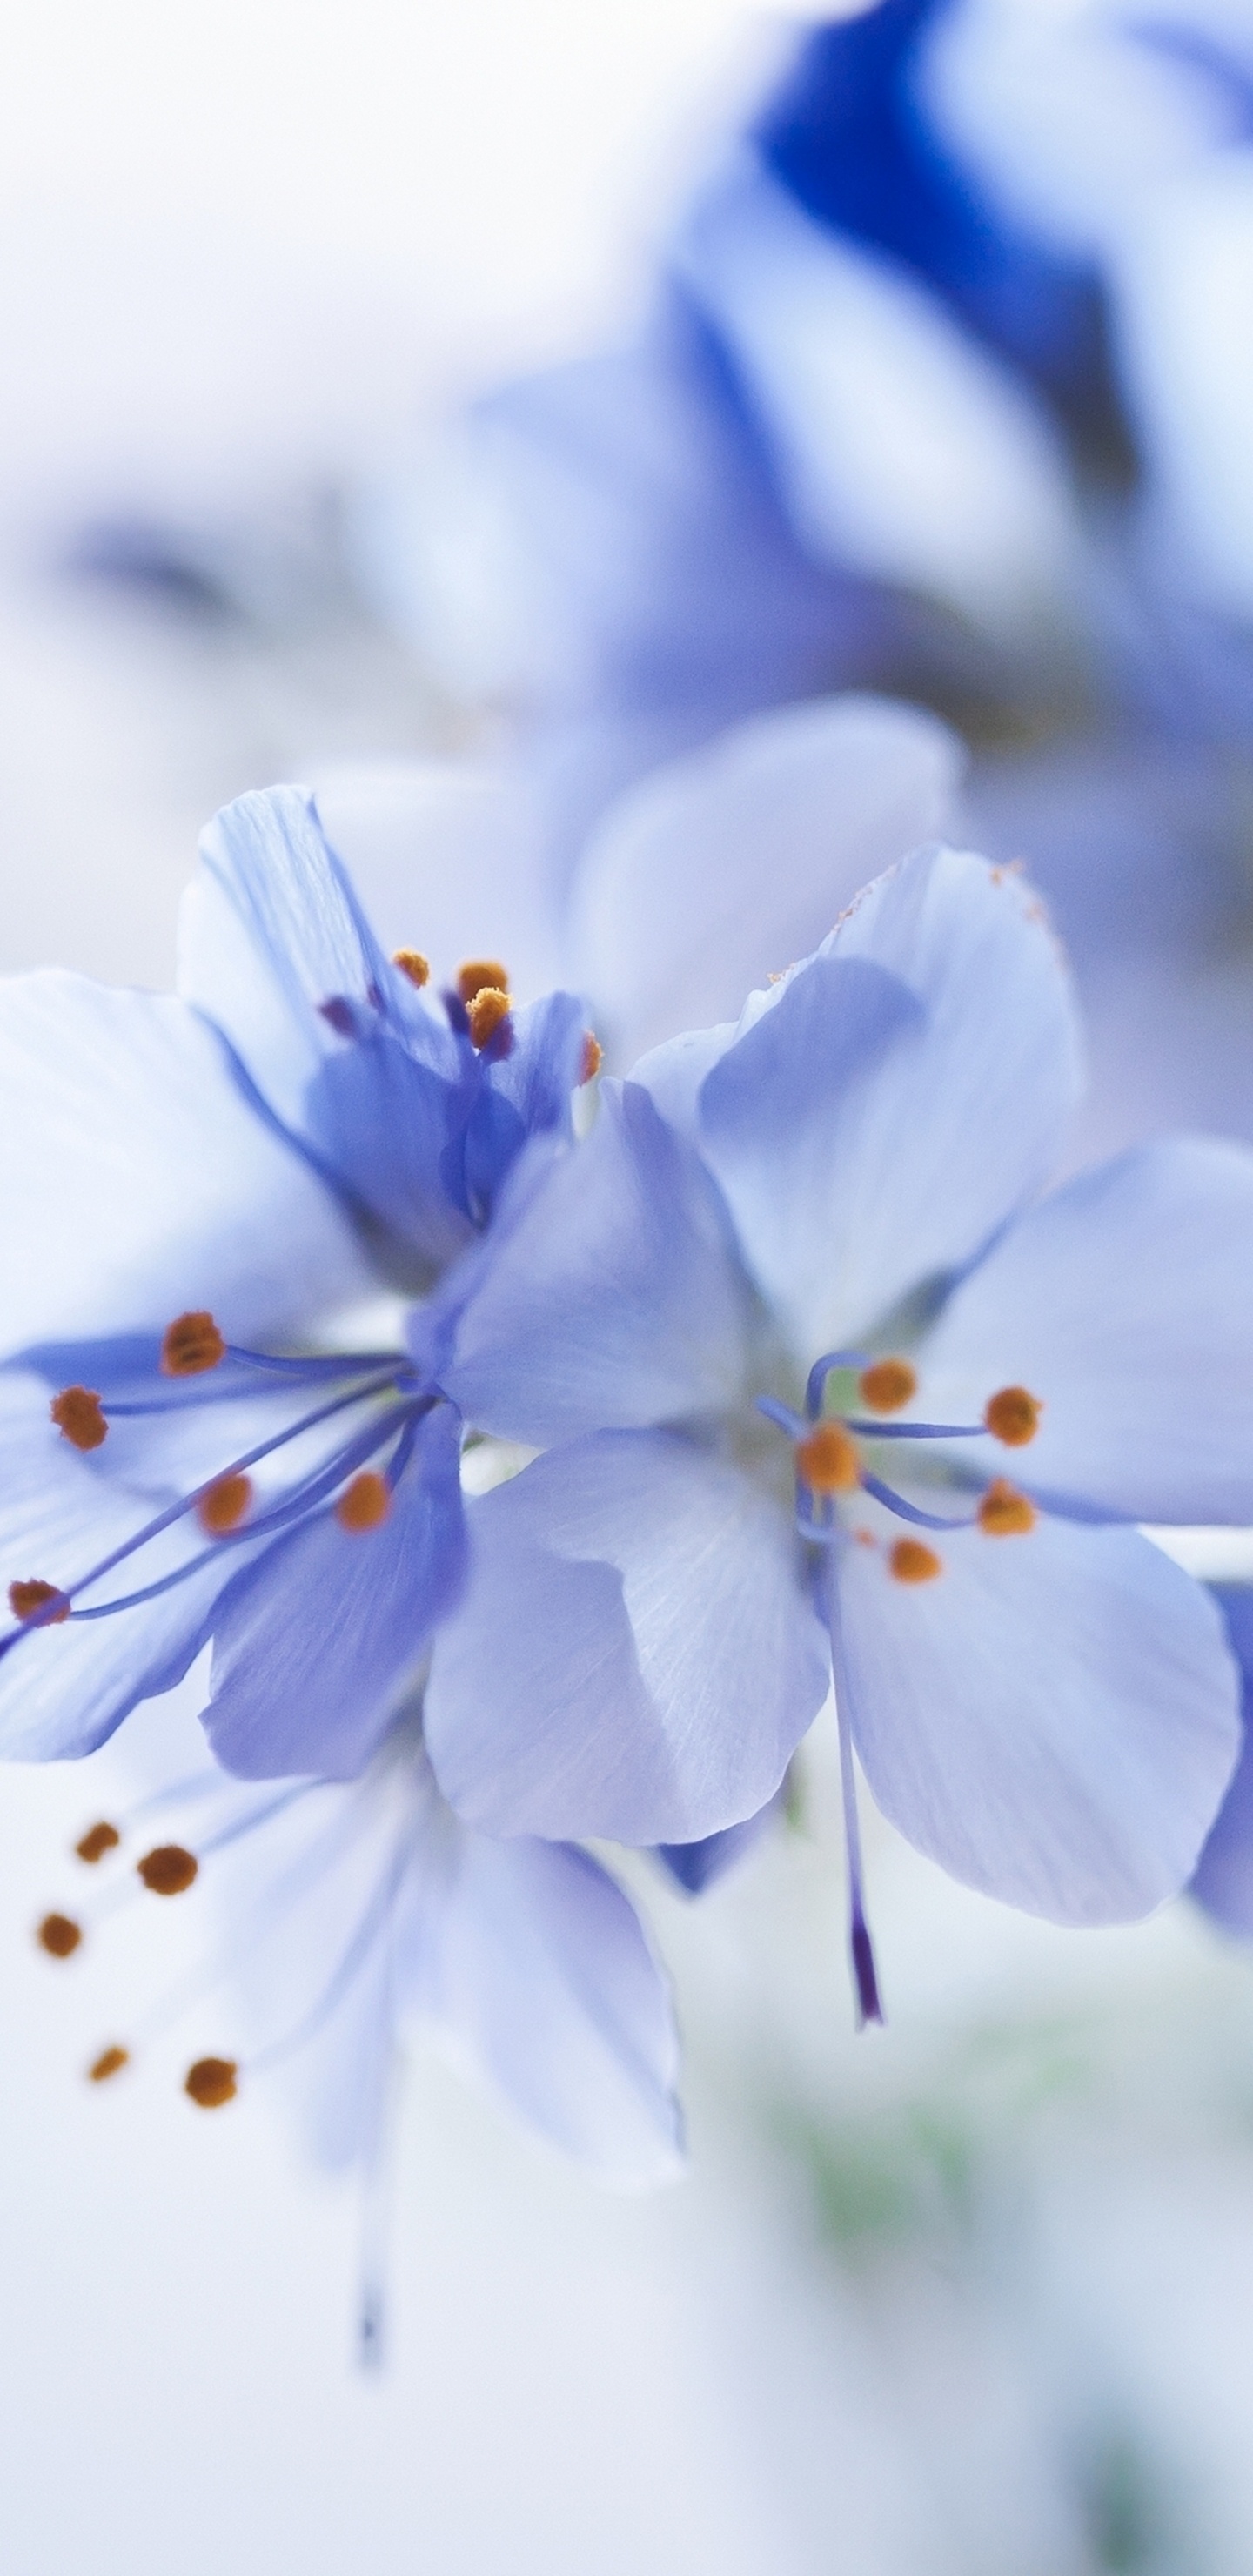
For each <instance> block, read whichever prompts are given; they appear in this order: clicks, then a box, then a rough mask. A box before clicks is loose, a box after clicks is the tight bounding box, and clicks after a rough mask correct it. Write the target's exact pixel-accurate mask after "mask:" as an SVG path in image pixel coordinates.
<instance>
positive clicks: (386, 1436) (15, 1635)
mask: <svg viewBox="0 0 1253 2576" xmlns="http://www.w3.org/2000/svg"><path fill="white" fill-rule="evenodd" d="M393 1384H394V1378H393V1377H390V1376H389V1377H386V1378H382V1379H379V1380H376V1381H374V1382H372V1383H371V1382H367V1383H366V1384H365V1385H363V1386H359V1387H354V1388H352V1389H351V1390H350V1391H349V1393H348V1394H347V1395H337V1396H335V1397H333V1398H332V1400H331V1402H330V1403H329V1404H323V1405H319V1406H318V1407H317V1409H316V1410H315V1411H314V1412H312V1413H306V1414H304V1415H302V1417H301V1419H300V1421H299V1422H291V1423H288V1424H287V1425H286V1427H285V1429H283V1430H282V1431H276V1432H273V1433H271V1435H270V1438H269V1439H268V1440H260V1441H258V1443H257V1445H256V1447H255V1448H254V1449H250V1450H248V1451H247V1452H246V1453H245V1455H244V1456H243V1457H242V1458H236V1459H234V1460H233V1461H232V1464H231V1466H230V1467H229V1468H228V1469H227V1471H226V1472H227V1473H228V1474H229V1475H239V1474H241V1473H242V1472H243V1470H244V1469H245V1468H247V1467H255V1466H256V1465H257V1464H258V1461H259V1460H260V1459H262V1458H268V1457H270V1456H271V1455H272V1454H273V1452H274V1451H275V1450H276V1449H282V1448H284V1447H285V1446H286V1445H287V1443H288V1442H289V1441H292V1440H295V1439H298V1438H299V1437H300V1435H301V1434H302V1433H303V1432H306V1431H312V1430H315V1429H316V1428H317V1426H318V1425H319V1424H320V1423H323V1422H328V1421H330V1419H331V1418H332V1416H333V1415H334V1414H337V1413H343V1412H346V1411H349V1410H350V1409H351V1408H352V1407H353V1406H354V1405H358V1404H361V1403H363V1402H365V1401H366V1399H367V1398H368V1397H370V1396H373V1395H381V1394H384V1393H385V1392H386V1391H387V1389H388V1388H389V1387H390V1386H392V1385H393ZM436 1401H437V1399H436V1398H435V1397H433V1396H429V1397H426V1398H423V1399H421V1400H419V1402H418V1403H417V1406H416V1409H418V1410H422V1411H429V1410H430V1407H431V1406H432V1405H433V1404H434V1403H435V1402H436ZM400 1419H401V1420H403V1419H404V1416H403V1415H401V1416H400ZM397 1427H398V1424H397V1421H396V1420H395V1419H392V1420H390V1421H387V1422H384V1423H383V1424H382V1425H379V1424H375V1425H373V1426H372V1427H371V1428H370V1430H369V1431H368V1432H363V1433H362V1435H361V1438H360V1440H359V1441H356V1442H354V1443H352V1444H351V1447H350V1450H349V1452H348V1454H347V1455H343V1454H341V1456H340V1458H339V1459H338V1460H337V1461H335V1462H333V1463H332V1465H331V1466H330V1468H329V1469H324V1470H322V1473H321V1476H320V1477H314V1478H312V1479H310V1481H309V1482H308V1483H307V1484H306V1485H304V1486H303V1487H301V1488H300V1490H299V1495H298V1497H297V1499H295V1500H294V1501H292V1502H289V1503H287V1504H280V1505H279V1506H278V1507H277V1508H276V1509H275V1510H274V1511H272V1512H269V1513H267V1514H266V1515H265V1517H264V1520H263V1521H260V1520H259V1521H257V1522H255V1523H250V1525H249V1528H248V1530H247V1532H246V1533H245V1535H246V1536H248V1537H252V1536H253V1535H254V1534H255V1532H256V1531H257V1530H260V1529H262V1528H264V1529H265V1530H266V1531H269V1530H271V1529H276V1528H279V1527H281V1526H283V1524H284V1523H285V1522H286V1521H287V1520H288V1519H291V1518H296V1517H299V1516H300V1515H301V1514H302V1513H303V1512H304V1511H305V1510H306V1509H308V1508H310V1507H311V1506H312V1504H313V1503H314V1502H316V1501H319V1500H321V1498H322V1495H323V1494H324V1493H325V1492H326V1491H327V1490H328V1489H329V1488H331V1487H333V1486H334V1485H336V1484H338V1482H339V1480H340V1478H341V1476H343V1475H344V1474H346V1472H347V1470H348V1469H349V1467H351V1466H353V1465H355V1464H356V1460H357V1458H359V1457H361V1456H362V1455H366V1456H368V1455H369V1453H370V1450H372V1449H377V1448H379V1447H381V1446H382V1443H383V1442H384V1441H385V1440H390V1439H391V1438H392V1437H393V1435H394V1433H395V1431H396V1429H397ZM214 1481H215V1482H220V1479H218V1478H215V1479H214ZM203 1490H204V1491H206V1492H207V1491H208V1488H207V1487H205V1488H204V1489H203ZM199 1500H200V1495H199V1493H191V1494H186V1495H184V1496H182V1498H181V1499H180V1500H179V1501H178V1502H175V1503H168V1504H167V1505H166V1508H165V1510H164V1511H162V1512H157V1513H156V1514H155V1515H154V1517H153V1518H152V1519H151V1520H150V1521H147V1522H146V1523H145V1524H144V1526H143V1528H142V1529H139V1530H136V1531H135V1532H134V1534H133V1536H132V1537H130V1538H128V1539H126V1540H124V1542H123V1543H122V1545H121V1546H120V1547H115V1548H113V1549H112V1550H111V1551H110V1553H109V1555H108V1556H105V1557H101V1558H100V1560H99V1562H98V1563H97V1564H96V1565H93V1566H91V1567H89V1569H88V1571H87V1572H86V1573H85V1574H83V1575H80V1576H79V1578H78V1581H77V1582H76V1583H75V1584H74V1585H73V1586H72V1587H71V1591H70V1592H60V1591H58V1590H57V1587H56V1586H55V1585H54V1584H39V1585H33V1584H29V1583H27V1584H10V1586H9V1604H10V1607H11V1609H12V1611H13V1615H14V1617H15V1619H18V1620H19V1621H21V1622H22V1623H23V1625H21V1626H19V1627H17V1628H13V1629H11V1630H10V1631H9V1633H8V1635H7V1636H0V1655H4V1654H7V1653H8V1652H9V1650H10V1648H11V1647H12V1646H14V1645H16V1643H17V1642H18V1640H19V1638H20V1637H22V1636H23V1635H24V1634H25V1630H26V1628H27V1627H31V1626H43V1625H45V1624H47V1622H48V1621H49V1620H55V1619H64V1618H67V1617H69V1616H70V1611H69V1608H68V1604H69V1602H70V1600H71V1598H77V1596H78V1594H79V1593H82V1592H86V1591H89V1590H90V1589H91V1587H92V1586H93V1585H94V1584H97V1583H100V1582H102V1581H103V1579H104V1577H105V1575H106V1574H111V1573H112V1571H113V1568H114V1566H115V1565H122V1564H124V1563H125V1561H126V1559H127V1558H128V1557H132V1556H134V1555H136V1554H137V1552H138V1550H139V1549H140V1548H142V1547H145V1546H146V1545H147V1544H148V1541H149V1540H150V1539H154V1538H157V1537H159V1536H160V1534H161V1532H162V1530H166V1529H169V1528H171V1527H172V1525H173V1523H174V1522H175V1521H179V1520H181V1519H182V1517H183V1514H184V1513H185V1512H190V1511H192V1510H193V1509H194V1508H195V1505H196V1504H197V1503H198V1501H199ZM228 1535H229V1533H228ZM211 1553H212V1551H210V1554H211ZM204 1562H207V1559H199V1560H193V1561H192V1563H191V1564H189V1565H184V1566H179V1567H177V1568H176V1569H175V1571H174V1572H173V1574H169V1575H164V1576H162V1577H161V1579H160V1581H159V1582H157V1583H155V1584H148V1585H146V1586H145V1587H144V1589H143V1590H142V1591H140V1592H136V1593H132V1594H129V1595H127V1597H126V1598H125V1599H124V1600H121V1601H106V1602H101V1603H100V1604H99V1605H98V1606H97V1607H96V1608H94V1609H86V1610H76V1611H75V1612H74V1613H73V1616H74V1617H75V1618H76V1619H106V1618H111V1617H112V1616H113V1615H114V1613H115V1611H117V1610H122V1609H130V1608H131V1607H133V1605H134V1604H135V1603H136V1602H139V1601H147V1600H154V1599H155V1598H156V1597H157V1595H158V1594H159V1593H162V1592H165V1591H168V1590H169V1588H170V1586H171V1585H172V1584H176V1583H181V1582H184V1581H185V1580H186V1578H187V1576H188V1575H189V1574H190V1573H193V1572H195V1571H196V1568H197V1565H198V1564H199V1563H204ZM15 1595H17V1596H19V1597H18V1598H15ZM32 1595H34V1596H35V1597H34V1598H31V1597H30V1596H32ZM23 1600H25V1601H26V1602H27V1606H26V1607H25V1608H23V1607H22V1606H21V1605H22V1601H23ZM49 1600H53V1601H57V1602H60V1603H63V1604H65V1605H67V1606H66V1607H63V1608H59V1609H56V1610H51V1611H50V1610H47V1609H46V1608H45V1607H44V1604H45V1603H46V1602H47V1601H49Z"/></svg>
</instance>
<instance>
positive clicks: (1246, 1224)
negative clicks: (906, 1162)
mask: <svg viewBox="0 0 1253 2576" xmlns="http://www.w3.org/2000/svg"><path fill="white" fill-rule="evenodd" d="M1251 1279H1253V1154H1250V1153H1249V1152H1248V1151H1247V1150H1246V1149H1245V1148H1244V1147H1242V1146H1238V1145H1225V1144H1217V1143H1214V1142H1208V1141H1201V1140H1199V1139H1180V1140H1178V1141H1175V1142H1170V1143H1165V1144H1156V1145H1144V1146H1140V1147H1138V1148H1136V1149H1135V1150H1134V1151H1132V1152H1131V1153H1129V1154H1125V1155H1122V1156H1120V1157H1119V1159H1118V1160H1117V1161H1116V1162H1113V1163H1107V1164H1104V1165H1103V1166H1102V1167H1101V1168H1100V1169H1099V1170H1098V1171H1095V1172H1086V1173H1083V1174H1082V1175H1081V1176H1080V1178H1079V1179H1077V1180H1074V1181H1071V1182H1070V1183H1068V1185H1067V1187H1066V1188H1065V1189H1062V1190H1058V1191H1056V1192H1055V1193H1054V1195H1053V1196H1052V1197H1050V1198H1047V1199H1044V1200H1043V1201H1042V1202H1041V1203H1040V1205H1039V1206H1038V1207H1036V1208H1033V1209H1031V1210H1030V1211H1029V1212H1028V1214H1027V1215H1026V1216H1024V1217H1023V1218H1022V1219H1021V1220H1020V1222H1019V1223H1018V1224H1017V1225H1015V1226H1013V1227H1011V1228H1010V1229H1009V1231H1008V1232H1007V1233H1006V1234H1005V1235H1004V1236H1003V1237H1002V1239H1001V1241H1000V1242H999V1243H998V1244H996V1245H995V1246H994V1247H993V1249H992V1251H991V1252H990V1253H989V1254H988V1256H987V1259H986V1260H985V1261H983V1262H981V1263H980V1265H979V1267H978V1268H977V1269H976V1270H975V1271H974V1272H973V1273H972V1275H971V1276H970V1277H969V1278H968V1279H966V1280H964V1281H963V1283H962V1285H961V1287H960V1288H959V1289H958V1290H957V1291H956V1292H955V1294H954V1296H953V1298H952V1300H951V1302H950V1304H949V1306H948V1307H947V1308H946V1310H945V1312H944V1314H943V1315H942V1316H941V1318H940V1320H939V1322H938V1324H937V1326H936V1328H935V1331H934V1334H933V1335H932V1336H931V1337H930V1339H929V1340H928V1341H927V1343H926V1344H925V1345H924V1349H923V1367H922V1382H921V1387H920V1391H919V1404H920V1407H922V1408H923V1409H925V1410H929V1409H930V1408H932V1407H939V1408H944V1407H947V1406H949V1405H957V1406H959V1407H960V1408H961V1410H959V1411H958V1412H955V1413H950V1412H947V1411H945V1410H943V1409H941V1410H938V1411H934V1412H932V1414H931V1418H932V1419H933V1420H937V1421H971V1422H977V1421H978V1420H979V1419H980V1417H981V1414H982V1410H983V1406H984V1404H985V1403H986V1401H987V1398H988V1396H989V1395H991V1394H992V1393H994V1392H995V1390H996V1389H997V1388H998V1387H1002V1386H1026V1387H1028V1388H1029V1389H1030V1391H1031V1393H1032V1394H1033V1395H1035V1396H1038V1397H1039V1398H1040V1399H1041V1401H1042V1402H1043V1404H1044V1408H1045V1409H1044V1413H1043V1417H1042V1420H1041V1423H1040V1428H1039V1431H1038V1433H1037V1434H1036V1437H1035V1439H1034V1440H1033V1441H1032V1443H1031V1445H1030V1447H1029V1448H1024V1449H1021V1450H1015V1451H1014V1452H1013V1453H1012V1472H1013V1474H1014V1475H1015V1476H1016V1478H1017V1479H1018V1481H1020V1482H1025V1483H1026V1484H1027V1485H1029V1486H1030V1487H1031V1489H1032V1490H1033V1491H1039V1492H1042V1493H1053V1494H1056V1495H1058V1496H1059V1497H1074V1498H1078V1499H1079V1500H1081V1501H1087V1502H1089V1503H1096V1504H1099V1505H1101V1506H1103V1507H1104V1508H1105V1509H1107V1510H1110V1511H1113V1512H1118V1513H1125V1514H1126V1515H1127V1517H1128V1518H1129V1519H1132V1520H1144V1521H1161V1522H1187V1521H1197V1522H1206V1521H1241V1522H1242V1521H1250V1520H1253V1313H1251V1310H1250V1302H1249V1282H1250V1280H1251ZM971 1406H973V1408H974V1410H973V1411H971V1410H970V1407H971ZM981 1446H982V1444H981ZM994 1453H995V1454H994ZM971 1463H972V1464H976V1465H978V1466H979V1467H980V1468H982V1469H984V1470H986V1471H987V1472H988V1473H993V1474H995V1473H1004V1472H1005V1470H1006V1453H1005V1451H1004V1450H1003V1449H1000V1448H997V1446H996V1444H995V1443H993V1442H991V1441H989V1442H988V1443H987V1444H986V1455H985V1456H984V1457H982V1458H980V1459H978V1460H974V1459H972V1461H971Z"/></svg>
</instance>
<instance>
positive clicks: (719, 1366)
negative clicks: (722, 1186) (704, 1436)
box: [441, 1083, 746, 1445]
mask: <svg viewBox="0 0 1253 2576" xmlns="http://www.w3.org/2000/svg"><path fill="white" fill-rule="evenodd" d="M454 1289H455V1290H456V1291H457V1294H458V1295H460V1293H461V1292H460V1290H459V1289H458V1288H457V1283H456V1282H455V1281H454V1282H452V1283H450V1293H451V1292H452V1290H454ZM745 1331H746V1304H745V1293H744V1289H743V1285H742V1283H741V1280H740V1277H739V1274H738V1270H737V1267H736V1264H735V1261H734V1258H733V1255H732V1253H731V1252H730V1250H729V1248H728V1243H727V1230H726V1222H725V1216H724V1214H723V1211H722V1209H721V1207H720V1204H719V1202H718V1199H717V1195H716V1192H715V1191H714V1190H713V1189H712V1188H711V1187H710V1184H709V1179H708V1176H707V1174H706V1173H705V1172H704V1171H703V1170H702V1168H701V1165H700V1163H699V1161H698V1159H697V1157H696V1155H695V1154H694V1153H693V1152H692V1151H691V1149H690V1147H688V1146H685V1145H684V1144H683V1143H682V1141H681V1140H680V1139H678V1138H676V1137H675V1135H674V1134H673V1132H672V1131H671V1129H670V1128H669V1127H668V1126H667V1125H666V1124H665V1122H664V1120H662V1119H661V1118H660V1117H659V1116H658V1114H657V1112H656V1110H655V1109H654V1107H653V1104H652V1102H651V1100H650V1099H649V1098H648V1095H647V1093H646V1092H643V1091H641V1090H640V1089H639V1088H638V1087H637V1086H635V1085H633V1084H630V1083H628V1084H626V1085H625V1086H619V1085H618V1084H614V1083H607V1084H605V1085H604V1086H603V1090H602V1097H601V1102H600V1110H599V1115H598V1117H597V1121H596V1125H595V1127H594V1128H593V1130H592V1133H591V1135H590V1136H589V1137H588V1139H587V1141H586V1142H585V1143H584V1144H583V1145H581V1146H579V1147H578V1148H577V1149H576V1150H575V1151H574V1152H573V1153H572V1154H569V1155H566V1156H565V1157H563V1158H561V1159H560V1160H558V1161H557V1162H556V1164H555V1165H554V1166H553V1168H552V1169H551V1171H550V1172H549V1174H548V1176H547V1178H546V1179H543V1180H541V1182H540V1184H539V1185H538V1186H537V1187H536V1188H534V1189H533V1190H532V1189H529V1188H528V1189H526V1190H525V1191H522V1190H520V1191H519V1193H518V1199H517V1204H516V1206H515V1208H514V1210H513V1212H512V1214H511V1213H510V1212H508V1211H506V1213H505V1215H504V1216H503V1218H502V1221H501V1225H500V1228H499V1231H498V1232H496V1233H495V1234H494V1235H493V1238H492V1244H491V1248H490V1259H488V1260H487V1261H485V1262H484V1263H483V1264H482V1268H481V1283H480V1284H479V1286H478V1287H477V1289H476V1291H475V1292H474V1293H472V1294H471V1295H470V1296H469V1299H468V1302H466V1303H465V1305H464V1307H463V1308H462V1311H461V1316H460V1322H459V1325H458V1328H457V1337H456V1343H455V1348H454V1350H453V1353H452V1355H451V1357H449V1358H447V1359H446V1360H444V1361H443V1362H442V1363H441V1383H442V1385H443V1386H444V1387H445V1388H446V1390H447V1392H448V1394H449V1395H450V1396H451V1397H452V1399H453V1401H454V1403H456V1404H458V1405H459V1406H460V1408H461V1411H462V1413H463V1414H464V1415H465V1417H466V1419H467V1421H470V1422H474V1423H477V1424H478V1426H479V1427H480V1429H482V1430H486V1431H494V1432H498V1433H500V1434H501V1435H502V1436H503V1437H505V1438H508V1439H516V1440H524V1441H533V1442H535V1443H536V1444H537V1445H538V1444H541V1443H543V1442H546V1441H549V1440H557V1439H563V1438H569V1437H570V1436H572V1435H576V1434H578V1433H580V1432H583V1431H591V1430H595V1429H598V1428H600V1427H601V1426H602V1425H608V1424H615V1425H622V1426H624V1427H634V1426H636V1425H644V1424H647V1423H652V1422H659V1421H662V1422H664V1421H672V1420H676V1419H680V1418H682V1417H684V1416H686V1415H689V1414H695V1413H702V1412H707V1411H711V1410H714V1409H717V1408H719V1407H721V1406H723V1405H725V1404H726V1403H727V1402H728V1401H729V1400H730V1398H731V1397H732V1395H733V1394H734V1393H735V1392H736V1391H737V1390H738V1388H739V1386H740V1383H741V1379H742V1372H743V1357H744V1349H745Z"/></svg>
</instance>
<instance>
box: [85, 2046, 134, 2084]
mask: <svg viewBox="0 0 1253 2576" xmlns="http://www.w3.org/2000/svg"><path fill="white" fill-rule="evenodd" d="M130 2062H131V2053H130V2050H129V2048H116V2047H115V2048H102V2049H101V2051H100V2055H99V2056H98V2058H97V2059H96V2060H95V2063H94V2065H91V2066H89V2067H88V2069H87V2081H88V2083H89V2084H107V2083H108V2081H109V2077H110V2076H111V2075H120V2074H121V2072H122V2069H123V2067H124V2066H129V2065H130Z"/></svg>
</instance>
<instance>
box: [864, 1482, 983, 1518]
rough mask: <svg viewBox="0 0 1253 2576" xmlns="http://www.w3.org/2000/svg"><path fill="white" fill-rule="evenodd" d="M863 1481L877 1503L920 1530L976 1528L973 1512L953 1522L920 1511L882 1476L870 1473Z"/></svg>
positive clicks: (940, 1516)
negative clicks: (886, 1483)
mask: <svg viewBox="0 0 1253 2576" xmlns="http://www.w3.org/2000/svg"><path fill="white" fill-rule="evenodd" d="M861 1481H862V1483H863V1485H864V1486H865V1488H866V1492H867V1493H868V1494H873V1495H874V1498H875V1501H876V1502H877V1503H882V1504H883V1505H884V1507H885V1509H886V1510H888V1511H889V1512H895V1514H896V1516H897V1519H898V1520H902V1521H915V1522H916V1523H917V1525H918V1528H919V1529H935V1530H953V1529H973V1528H974V1525H975V1520H976V1517H977V1515H976V1514H975V1513H973V1512H963V1513H962V1515H961V1517H960V1519H959V1520H952V1519H949V1518H947V1517H944V1516H942V1515H941V1514H940V1513H938V1512H924V1511H920V1510H919V1507H918V1505H917V1503H907V1502H906V1500H905V1497H904V1495H903V1494H898V1493H896V1492H895V1490H894V1489H893V1487H892V1486H891V1485H885V1484H884V1482H883V1480H882V1478H881V1477H880V1476H872V1475H871V1474H870V1473H869V1471H867V1472H866V1473H865V1474H864V1475H863V1477H862V1480H861Z"/></svg>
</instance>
